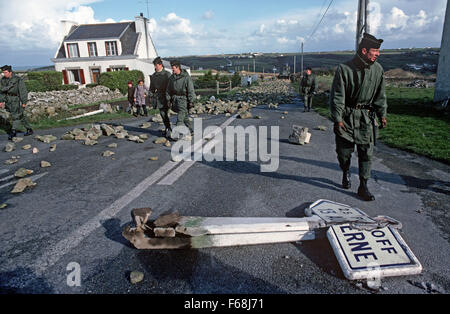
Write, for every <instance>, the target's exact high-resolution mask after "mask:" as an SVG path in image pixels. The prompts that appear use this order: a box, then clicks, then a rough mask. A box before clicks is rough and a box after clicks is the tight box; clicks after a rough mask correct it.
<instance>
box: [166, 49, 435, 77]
mask: <svg viewBox="0 0 450 314" xmlns="http://www.w3.org/2000/svg"><path fill="white" fill-rule="evenodd" d="M353 54H354V52H353V51H338V52H315V53H305V55H304V67H307V66H310V67H312V68H321V69H332V68H335V67H336V66H337V65H339V64H340V63H342V62H346V61H347V60H349V59H350V58H351V57H352V56H353ZM294 55H295V56H296V72H300V69H301V55H300V54H299V53H298V54H294V53H288V54H281V53H277V54H273V53H272V54H258V55H257V56H256V57H254V54H230V55H215V56H214V55H210V56H186V57H179V58H176V59H178V60H180V61H181V63H183V64H185V65H187V66H190V67H191V68H193V69H194V70H199V69H205V70H206V69H215V70H228V71H236V70H250V71H253V62H254V60H255V66H256V72H263V71H264V72H266V73H267V72H273V69H274V68H275V69H276V72H277V73H279V72H280V71H281V70H282V69H283V68H284V67H285V66H286V65H288V66H289V67H290V69H291V72H293V70H294ZM173 59H175V58H167V60H173ZM379 62H380V63H381V65H382V66H383V67H384V69H385V70H386V71H389V70H392V69H397V68H401V69H404V70H409V71H417V72H421V73H435V72H436V68H437V64H438V63H439V49H438V48H423V49H386V50H383V51H382V52H381V57H380V59H379Z"/></svg>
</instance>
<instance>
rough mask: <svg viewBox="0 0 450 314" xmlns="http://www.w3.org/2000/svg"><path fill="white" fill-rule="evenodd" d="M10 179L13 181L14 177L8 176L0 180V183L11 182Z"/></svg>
mask: <svg viewBox="0 0 450 314" xmlns="http://www.w3.org/2000/svg"><path fill="white" fill-rule="evenodd" d="M11 179H14V176H8V177H4V178H1V179H0V182H3V181H8V180H11Z"/></svg>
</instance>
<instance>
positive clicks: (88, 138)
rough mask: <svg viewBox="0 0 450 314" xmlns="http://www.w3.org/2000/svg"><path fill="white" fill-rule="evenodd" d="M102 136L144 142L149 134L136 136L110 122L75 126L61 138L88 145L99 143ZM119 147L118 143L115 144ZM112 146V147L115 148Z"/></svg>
mask: <svg viewBox="0 0 450 314" xmlns="http://www.w3.org/2000/svg"><path fill="white" fill-rule="evenodd" d="M101 136H108V137H110V136H114V137H115V138H117V139H128V140H129V141H132V142H136V143H139V144H142V143H144V141H145V140H146V139H148V135H146V134H143V135H140V136H135V135H131V134H129V133H128V132H127V131H126V130H125V129H124V127H123V126H113V125H109V124H92V125H89V126H87V127H85V128H83V129H79V128H75V129H73V130H72V131H69V132H67V133H65V134H64V135H63V136H62V137H61V139H62V140H65V141H72V140H74V141H82V142H83V144H84V145H86V146H93V145H97V144H98V141H97V140H98V139H99V138H100V137H101ZM114 146H115V147H117V144H115V145H114ZM115 147H112V146H111V147H110V148H115Z"/></svg>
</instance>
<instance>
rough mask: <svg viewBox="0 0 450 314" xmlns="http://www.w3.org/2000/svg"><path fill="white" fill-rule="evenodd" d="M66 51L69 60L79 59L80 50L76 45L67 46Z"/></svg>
mask: <svg viewBox="0 0 450 314" xmlns="http://www.w3.org/2000/svg"><path fill="white" fill-rule="evenodd" d="M67 51H68V52H69V58H79V57H80V50H79V49H78V44H67Z"/></svg>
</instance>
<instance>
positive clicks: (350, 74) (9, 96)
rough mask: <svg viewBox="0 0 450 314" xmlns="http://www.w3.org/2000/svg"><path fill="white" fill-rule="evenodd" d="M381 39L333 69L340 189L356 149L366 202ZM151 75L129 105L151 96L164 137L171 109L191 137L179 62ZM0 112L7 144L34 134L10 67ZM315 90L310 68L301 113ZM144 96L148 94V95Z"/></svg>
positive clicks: (379, 109)
mask: <svg viewBox="0 0 450 314" xmlns="http://www.w3.org/2000/svg"><path fill="white" fill-rule="evenodd" d="M382 43H383V40H381V39H377V38H375V37H374V36H372V35H370V34H364V36H363V39H362V41H361V43H360V45H359V48H358V51H357V53H356V55H355V57H354V58H353V59H352V60H350V61H348V62H346V63H343V64H340V65H339V66H338V68H337V70H336V73H335V76H334V81H333V85H332V88H331V95H330V111H331V117H332V120H333V122H334V133H335V142H336V153H337V157H338V161H339V166H340V168H341V170H342V172H343V175H342V187H343V188H344V189H350V188H351V187H352V183H351V176H350V164H351V158H352V154H353V153H354V152H355V147H356V149H357V152H358V165H359V179H360V186H359V189H358V196H359V197H360V198H361V199H363V200H364V201H373V200H375V197H374V196H373V195H372V194H371V193H370V191H369V189H368V187H367V181H368V180H369V179H370V174H371V166H372V156H373V151H374V145H375V143H376V137H377V129H378V128H385V127H386V126H387V119H386V115H387V102H386V92H385V81H384V71H383V68H382V66H381V65H380V64H379V63H377V62H376V61H377V59H378V57H379V55H380V46H381V44H382ZM153 64H154V66H155V73H154V74H152V75H151V85H150V88H149V89H148V88H147V87H146V86H145V85H144V82H143V80H141V81H139V84H138V86H137V87H136V88H133V84H132V82H130V85H129V93H128V97H129V102H130V104H133V105H136V107H137V108H138V114H142V113H141V109H143V111H144V112H143V114H144V115H146V114H147V109H146V99H147V96H150V99H151V104H152V106H153V108H155V109H159V111H160V114H161V118H162V120H163V122H164V126H165V130H164V132H163V133H164V136H166V137H169V138H172V139H176V138H174V137H173V136H172V135H173V134H172V126H171V123H170V119H169V110H170V109H171V110H173V111H174V112H176V113H177V114H178V120H177V124H176V125H177V126H186V127H187V128H188V130H189V131H190V133H191V135H192V134H193V125H192V122H191V121H190V120H189V115H188V112H189V109H190V108H191V107H192V106H193V104H194V99H195V91H194V84H193V81H192V78H191V77H190V75H189V74H188V73H187V72H186V70H183V69H182V68H181V64H180V62H179V61H172V62H171V67H172V74H171V73H170V72H168V71H167V70H165V69H164V65H163V61H162V59H161V58H160V57H158V58H156V59H155V60H154V61H153ZM1 70H2V72H3V78H2V79H1V80H0V88H1V94H0V108H6V110H7V111H9V112H10V114H11V117H12V126H11V127H10V129H9V131H8V134H9V137H8V138H9V140H12V139H13V138H14V137H15V136H16V132H17V129H18V127H19V125H20V124H22V125H23V126H24V127H25V128H26V130H27V131H26V133H25V136H28V135H31V134H33V130H32V129H31V127H30V125H29V124H28V122H27V120H26V118H25V115H24V108H25V106H26V103H27V99H28V93H27V89H26V86H25V84H24V82H23V79H22V78H20V77H18V76H16V75H15V74H14V73H13V72H12V68H11V66H3V67H2V68H1ZM316 88H317V79H316V77H315V75H313V74H312V69H311V68H307V69H306V75H305V76H304V77H303V79H302V81H301V84H300V93H301V94H302V95H303V96H304V103H305V111H310V110H311V108H312V99H313V95H314V94H315V91H316ZM147 93H148V94H147ZM377 118H378V120H379V121H380V123H381V125H380V126H379V127H378V123H377Z"/></svg>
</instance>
